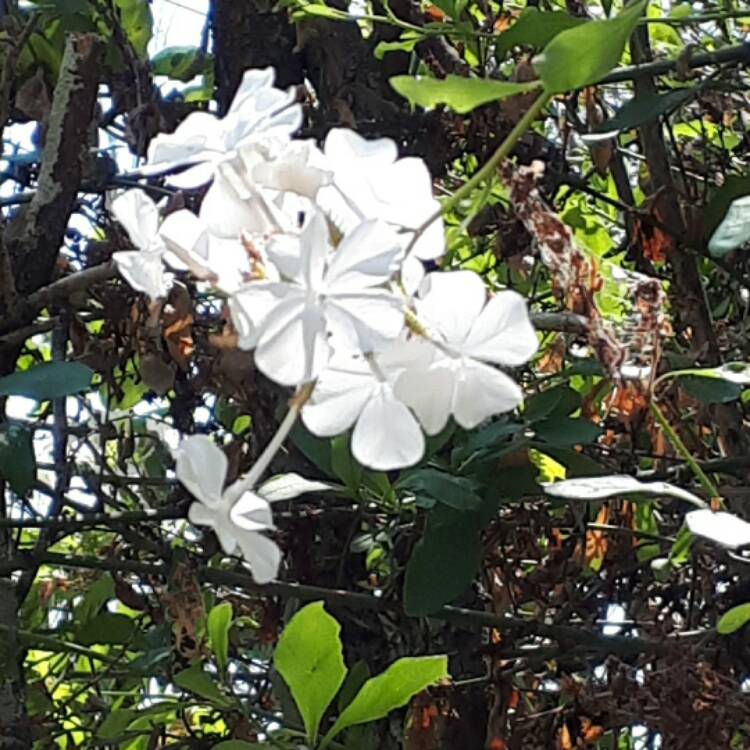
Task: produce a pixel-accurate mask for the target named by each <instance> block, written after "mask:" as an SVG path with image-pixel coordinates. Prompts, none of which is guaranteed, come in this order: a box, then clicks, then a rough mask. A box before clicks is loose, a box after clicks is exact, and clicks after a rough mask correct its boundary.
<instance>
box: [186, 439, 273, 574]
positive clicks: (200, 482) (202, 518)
mask: <svg viewBox="0 0 750 750" xmlns="http://www.w3.org/2000/svg"><path fill="white" fill-rule="evenodd" d="M175 458H176V460H177V465H176V469H175V473H176V474H177V478H178V479H179V480H180V482H182V484H184V485H185V487H186V489H187V490H188V491H189V492H190V494H191V495H193V497H195V498H196V502H194V503H193V504H192V505H191V506H190V510H189V511H188V519H189V520H190V523H192V524H195V525H196V526H210V527H211V528H212V529H213V530H214V531H215V532H216V536H217V538H218V539H219V544H220V545H221V548H222V549H223V550H224V552H226V554H228V555H233V554H235V553H237V552H238V551H239V552H241V554H242V557H243V558H244V559H245V561H246V562H247V564H248V565H249V566H250V569H251V570H252V572H253V577H254V578H255V580H256V581H258V583H267V582H268V581H271V580H273V579H274V578H275V577H276V574H277V572H278V569H279V563H280V562H281V550H280V549H279V547H278V545H277V544H276V542H274V541H273V540H271V539H269V538H268V537H266V536H264V534H263V533H262V532H264V531H270V530H272V529H273V528H274V526H273V519H272V517H271V506H270V505H269V504H268V502H267V501H266V500H265V499H264V498H263V497H262V496H261V494H260V492H261V491H262V490H259V491H258V492H257V493H256V492H251V491H247V492H244V493H243V494H242V495H241V496H240V498H239V499H238V500H237V501H236V502H235V501H234V500H233V497H232V492H231V488H228V489H227V490H225V489H224V482H225V481H226V478H227V469H228V461H227V457H226V456H225V455H224V452H223V451H222V450H221V449H220V448H219V447H218V446H217V445H215V444H214V443H213V442H212V441H211V439H210V438H209V437H207V436H205V435H191V436H190V437H189V438H186V439H185V440H183V441H182V443H180V446H179V447H178V448H177V450H176V451H175Z"/></svg>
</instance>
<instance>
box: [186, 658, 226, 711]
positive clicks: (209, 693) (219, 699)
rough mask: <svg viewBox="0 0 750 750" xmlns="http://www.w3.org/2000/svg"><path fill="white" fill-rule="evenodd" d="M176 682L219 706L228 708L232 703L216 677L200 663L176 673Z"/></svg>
mask: <svg viewBox="0 0 750 750" xmlns="http://www.w3.org/2000/svg"><path fill="white" fill-rule="evenodd" d="M174 684H175V685H177V687H180V688H182V689H183V690H188V691H190V692H191V693H195V695H197V696H199V697H201V698H205V699H206V700H207V701H210V702H211V703H214V704H216V705H217V706H223V707H224V708H227V707H229V706H231V705H232V701H231V700H229V698H227V696H226V695H224V694H223V693H222V692H221V690H219V686H218V685H217V684H216V681H215V680H214V678H213V677H212V676H211V675H210V674H208V673H207V672H204V671H203V668H202V667H201V665H200V664H194V665H193V666H192V667H188V668H187V669H184V670H183V671H182V672H179V673H178V674H176V675H175V676H174Z"/></svg>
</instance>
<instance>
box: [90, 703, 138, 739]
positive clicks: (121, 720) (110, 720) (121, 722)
mask: <svg viewBox="0 0 750 750" xmlns="http://www.w3.org/2000/svg"><path fill="white" fill-rule="evenodd" d="M137 715H138V712H137V711H134V710H132V709H129V708H121V709H118V710H116V711H111V712H110V713H109V714H107V716H106V718H105V719H104V721H103V722H102V723H101V724H100V725H99V729H97V730H96V736H97V737H98V738H99V739H102V740H113V739H115V738H116V737H119V736H120V735H121V734H122V733H123V732H124V731H125V729H127V726H128V724H130V722H131V721H133V719H135V717H136V716H137Z"/></svg>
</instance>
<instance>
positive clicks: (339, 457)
mask: <svg viewBox="0 0 750 750" xmlns="http://www.w3.org/2000/svg"><path fill="white" fill-rule="evenodd" d="M331 467H332V468H333V472H334V474H335V475H336V476H337V477H338V478H339V479H340V480H341V481H342V482H343V483H344V484H345V485H346V486H347V487H348V488H349V489H350V490H351V491H352V492H357V490H358V489H359V483H360V479H361V477H362V466H360V464H359V463H357V461H356V460H355V458H354V456H352V452H351V448H350V447H349V436H348V435H339V436H338V437H335V438H333V440H331Z"/></svg>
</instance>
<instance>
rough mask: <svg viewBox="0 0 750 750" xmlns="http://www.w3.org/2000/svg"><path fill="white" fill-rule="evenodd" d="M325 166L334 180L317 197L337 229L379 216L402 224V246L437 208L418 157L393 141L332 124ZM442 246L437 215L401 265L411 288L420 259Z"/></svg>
mask: <svg viewBox="0 0 750 750" xmlns="http://www.w3.org/2000/svg"><path fill="white" fill-rule="evenodd" d="M324 151H325V156H326V160H327V164H326V167H327V168H328V169H330V170H331V171H332V172H333V183H332V185H331V186H328V187H326V186H324V187H322V188H321V190H320V191H319V193H318V196H317V198H316V201H317V202H318V204H319V205H320V206H321V207H322V209H323V210H324V211H325V212H326V213H327V214H329V215H330V217H331V219H332V220H333V222H334V223H335V224H336V225H337V226H338V227H339V228H340V229H342V231H344V232H346V231H350V230H351V229H352V228H353V227H354V226H356V224H359V223H360V222H361V221H364V220H365V219H382V220H383V221H386V222H388V223H389V224H392V225H394V226H395V227H398V228H399V229H404V230H407V231H403V232H402V233H401V234H400V237H401V241H402V243H403V247H406V246H408V245H409V244H410V242H411V240H412V238H413V237H414V232H413V231H408V230H415V229H417V228H418V227H419V226H420V225H421V224H423V223H424V222H425V221H426V220H427V219H428V218H429V217H431V216H434V215H435V214H438V213H439V210H440V204H439V203H438V202H437V201H436V200H435V199H434V198H433V196H432V180H431V178H430V173H429V171H428V169H427V167H426V166H425V163H424V162H423V161H422V159H419V158H417V157H413V156H410V157H406V158H404V159H399V158H398V149H397V147H396V144H395V142H394V141H392V140H390V139H389V138H380V139H378V140H374V141H368V140H365V139H364V138H362V137H361V136H360V135H358V134H357V133H355V132H354V131H352V130H346V129H344V128H334V129H333V130H331V131H330V132H329V134H328V136H327V138H326V141H325V147H324ZM444 251H445V242H444V237H443V221H442V219H441V218H437V219H436V220H435V221H433V222H432V223H431V224H430V225H429V227H427V229H426V230H425V232H424V233H423V234H422V235H421V237H419V238H418V239H417V241H416V242H415V243H414V247H413V248H412V250H411V252H410V253H409V256H408V257H407V258H406V259H405V261H404V266H403V268H402V272H401V273H402V283H403V284H404V287H405V289H406V291H407V292H409V293H412V292H413V291H415V290H416V288H417V287H418V286H419V282H420V281H421V279H422V277H423V276H424V267H423V266H422V263H421V261H426V260H434V259H435V258H439V257H440V256H441V255H442V254H443V252H444Z"/></svg>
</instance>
